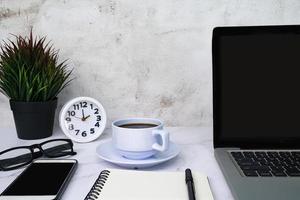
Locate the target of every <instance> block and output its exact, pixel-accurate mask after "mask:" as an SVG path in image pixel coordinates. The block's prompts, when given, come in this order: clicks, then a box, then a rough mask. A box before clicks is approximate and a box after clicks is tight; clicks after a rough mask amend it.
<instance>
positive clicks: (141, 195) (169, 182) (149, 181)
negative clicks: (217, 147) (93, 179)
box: [99, 169, 213, 200]
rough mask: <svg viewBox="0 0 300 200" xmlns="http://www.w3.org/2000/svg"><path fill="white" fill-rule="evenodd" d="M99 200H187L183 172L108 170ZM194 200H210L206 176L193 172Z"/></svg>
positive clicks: (210, 195)
mask: <svg viewBox="0 0 300 200" xmlns="http://www.w3.org/2000/svg"><path fill="white" fill-rule="evenodd" d="M109 171H110V172H111V173H110V174H109V176H108V179H107V181H106V183H105V184H104V186H103V190H102V191H101V193H100V195H99V199H101V200H120V199H122V200H188V190H187V186H186V183H185V173H184V172H143V171H126V170H113V169H112V170H109ZM192 175H193V180H194V185H195V190H196V199H197V200H202V199H203V200H213V196H212V193H211V191H210V187H209V183H208V179H207V177H206V176H204V175H201V174H199V173H195V172H192Z"/></svg>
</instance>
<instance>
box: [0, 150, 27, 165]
mask: <svg viewBox="0 0 300 200" xmlns="http://www.w3.org/2000/svg"><path fill="white" fill-rule="evenodd" d="M31 160H32V154H31V151H30V149H27V148H19V149H14V150H11V151H8V152H6V153H3V154H1V155H0V166H1V167H2V168H3V169H10V168H13V167H18V166H21V165H23V164H26V163H28V162H30V161H31Z"/></svg>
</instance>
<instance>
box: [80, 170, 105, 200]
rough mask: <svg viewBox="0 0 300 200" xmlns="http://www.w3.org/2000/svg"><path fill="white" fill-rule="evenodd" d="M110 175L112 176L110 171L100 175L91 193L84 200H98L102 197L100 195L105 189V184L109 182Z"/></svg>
mask: <svg viewBox="0 0 300 200" xmlns="http://www.w3.org/2000/svg"><path fill="white" fill-rule="evenodd" d="M109 174H110V171H109V170H103V171H102V172H101V173H100V175H99V177H98V178H97V180H96V181H95V183H94V185H93V187H92V188H91V190H90V191H89V193H88V194H87V196H86V197H85V199H84V200H96V199H98V197H99V196H100V193H101V191H102V189H103V186H104V184H105V182H106V181H107V178H108V176H109Z"/></svg>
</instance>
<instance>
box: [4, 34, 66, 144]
mask: <svg viewBox="0 0 300 200" xmlns="http://www.w3.org/2000/svg"><path fill="white" fill-rule="evenodd" d="M15 39H16V41H12V40H8V41H7V42H6V41H5V42H3V45H2V46H1V49H0V92H1V93H3V94H4V95H6V96H7V97H8V98H9V99H10V101H9V102H10V107H11V110H12V111H13V115H14V121H15V125H16V129H17V134H18V137H19V138H20V139H40V138H46V137H49V136H51V135H52V131H53V122H54V116H55V110H56V107H57V95H58V94H59V93H60V92H61V90H62V89H64V88H65V87H66V86H67V85H68V84H69V83H70V81H71V80H70V75H71V73H72V71H71V70H68V69H67V65H66V64H65V61H63V62H60V63H59V62H58V51H56V50H54V49H53V48H52V45H50V44H49V42H48V43H46V42H45V40H46V37H40V38H37V37H35V38H33V36H32V31H31V32H30V35H29V36H25V37H22V36H15Z"/></svg>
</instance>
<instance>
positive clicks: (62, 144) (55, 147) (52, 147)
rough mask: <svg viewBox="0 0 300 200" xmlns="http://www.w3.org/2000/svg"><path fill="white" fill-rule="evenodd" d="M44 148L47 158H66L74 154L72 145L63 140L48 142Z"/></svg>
mask: <svg viewBox="0 0 300 200" xmlns="http://www.w3.org/2000/svg"><path fill="white" fill-rule="evenodd" d="M42 148H43V150H44V152H45V155H46V156H66V155H70V153H71V152H72V147H71V145H70V143H69V142H67V141H63V140H61V141H60V140H58V141H51V142H47V143H45V144H43V145H42Z"/></svg>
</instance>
